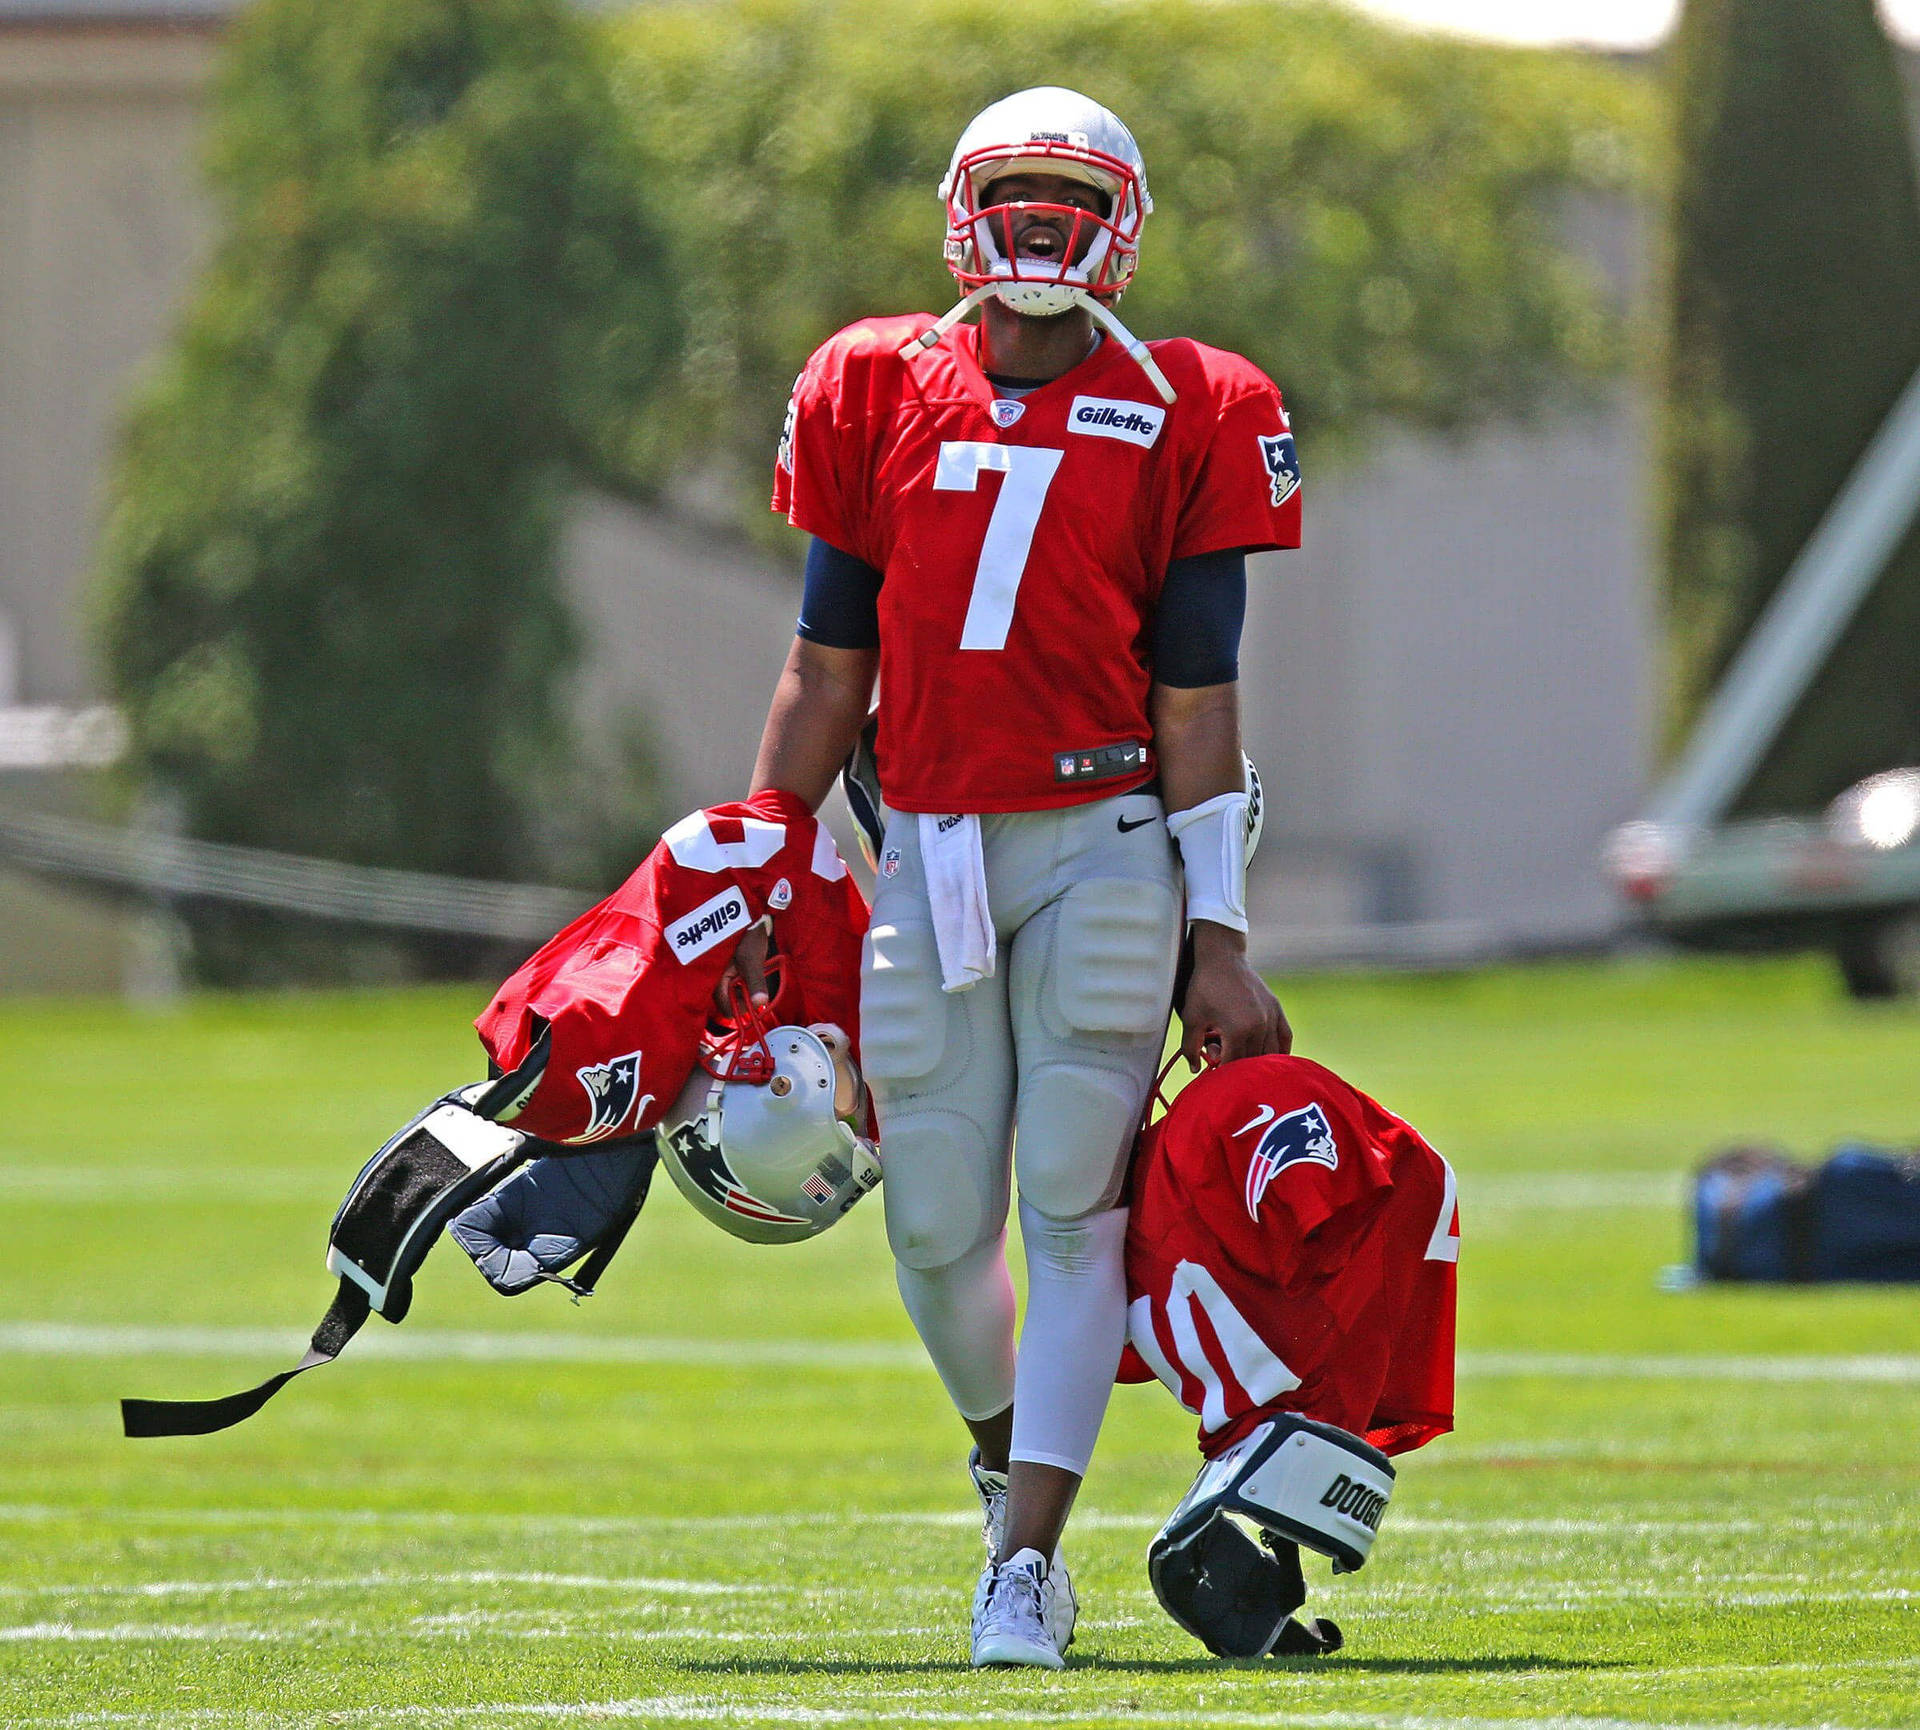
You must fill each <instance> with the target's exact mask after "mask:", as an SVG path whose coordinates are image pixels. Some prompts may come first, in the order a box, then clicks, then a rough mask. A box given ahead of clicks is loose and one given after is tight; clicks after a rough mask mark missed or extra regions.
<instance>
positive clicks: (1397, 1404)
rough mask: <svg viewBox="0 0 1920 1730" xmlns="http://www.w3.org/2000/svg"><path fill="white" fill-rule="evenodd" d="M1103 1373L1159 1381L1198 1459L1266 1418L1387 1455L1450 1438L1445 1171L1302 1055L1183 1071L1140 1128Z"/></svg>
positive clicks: (1420, 1144) (1381, 1113) (1435, 1157)
mask: <svg viewBox="0 0 1920 1730" xmlns="http://www.w3.org/2000/svg"><path fill="white" fill-rule="evenodd" d="M1132 1209H1133V1211H1132V1216H1131V1218H1130V1219H1129V1221H1128V1227H1127V1297H1128V1300H1129V1305H1128V1313H1127V1322H1128V1326H1127V1335H1128V1341H1129V1344H1128V1348H1127V1351H1126V1354H1125V1356H1124V1357H1123V1358H1122V1360H1121V1366H1120V1379H1121V1380H1122V1381H1148V1380H1151V1379H1152V1378H1153V1377H1154V1376H1156V1375H1157V1376H1158V1377H1159V1378H1160V1379H1161V1380H1162V1381H1163V1382H1165V1383H1166V1385H1167V1386H1168V1387H1169V1388H1170V1389H1171V1390H1172V1391H1173V1393H1174V1396H1175V1397H1176V1398H1177V1399H1178V1400H1179V1401H1180V1403H1181V1404H1182V1405H1183V1406H1185V1407H1186V1408H1187V1409H1188V1410H1189V1411H1192V1412H1195V1413H1197V1414H1198V1415H1199V1418H1200V1450H1201V1452H1202V1453H1204V1454H1205V1455H1206V1456H1207V1457H1208V1458H1210V1459H1211V1458H1213V1457H1214V1456H1215V1455H1217V1454H1219V1453H1220V1452H1222V1451H1223V1450H1224V1449H1226V1448H1228V1447H1230V1446H1232V1444H1233V1443H1234V1442H1236V1441H1238V1440H1239V1439H1240V1438H1241V1437H1242V1436H1243V1435H1245V1434H1246V1433H1247V1432H1248V1431H1249V1430H1251V1429H1253V1428H1255V1427H1256V1426H1257V1425H1258V1424H1260V1423H1261V1422H1263V1421H1264V1420H1265V1419H1267V1418H1269V1417H1272V1416H1273V1415H1275V1414H1276V1413H1279V1412H1297V1413H1299V1414H1301V1415H1302V1416H1304V1417H1309V1418H1316V1419H1318V1420H1319V1421H1321V1422H1322V1423H1330V1424H1338V1425H1339V1426H1340V1428H1341V1429H1343V1430H1350V1431H1352V1432H1353V1433H1354V1434H1356V1435H1362V1436H1365V1437H1366V1439H1367V1440H1368V1441H1369V1442H1371V1443H1372V1444H1373V1445H1374V1446H1375V1447H1377V1448H1379V1449H1381V1450H1382V1451H1383V1452H1386V1453H1389V1454H1397V1453H1404V1452H1406V1451H1407V1450H1409V1449H1411V1448H1417V1447H1419V1446H1421V1445H1422V1444H1423V1443H1425V1442H1429V1441H1431V1440H1432V1439H1433V1438H1434V1437H1435V1436H1438V1435H1444V1434H1445V1433H1446V1432H1447V1431H1448V1430H1450V1429H1452V1428H1453V1317H1454V1293H1455V1283H1456V1264H1457V1262H1458V1260H1459V1256H1460V1218H1459V1208H1458V1202H1457V1198H1456V1192H1455V1186H1454V1177H1453V1169H1452V1167H1450V1166H1449V1165H1448V1164H1447V1162H1446V1161H1445V1160H1444V1159H1442V1158H1441V1157H1440V1155H1439V1154H1437V1153H1435V1152H1434V1151H1433V1149H1432V1148H1431V1147H1429V1146H1428V1145H1427V1144H1426V1143H1425V1142H1424V1141H1422V1140H1421V1139H1420V1137H1419V1135H1417V1134H1416V1133H1415V1132H1414V1131H1413V1130H1412V1129H1411V1128H1410V1127H1409V1126H1408V1125H1407V1124H1405V1123H1403V1122H1402V1121H1401V1120H1400V1119H1399V1118H1397V1117H1395V1116H1394V1115H1393V1113H1392V1112H1390V1111H1387V1110H1385V1109H1383V1108H1382V1107H1381V1106H1379V1105H1377V1104H1375V1103H1374V1101H1372V1100H1371V1099H1369V1098H1368V1097H1367V1096H1366V1095H1365V1094H1364V1093H1360V1092H1358V1091H1356V1090H1355V1089H1354V1088H1351V1087H1349V1086H1348V1085H1347V1084H1346V1083H1345V1082H1344V1081H1342V1080H1341V1079H1340V1077H1339V1076H1337V1075H1335V1074H1334V1073H1333V1071H1332V1070H1330V1069H1326V1068H1323V1067H1322V1066H1321V1065H1320V1064H1317V1063H1311V1062H1309V1061H1307V1059H1305V1058H1302V1057H1248V1058H1242V1059H1241V1060H1240V1061H1239V1062H1237V1063H1229V1064H1224V1065H1222V1066H1221V1067H1220V1068H1218V1069H1215V1070H1212V1071H1210V1072H1209V1073H1207V1074H1205V1075H1201V1076H1198V1077H1196V1078H1195V1079H1194V1081H1193V1082H1191V1083H1190V1084H1189V1085H1188V1086H1187V1088H1186V1089H1185V1090H1184V1091H1183V1092H1182V1093H1181V1094H1180V1096H1179V1097H1178V1098H1177V1099H1176V1100H1175V1101H1174V1103H1173V1106H1172V1108H1171V1110H1169V1111H1168V1113H1167V1115H1166V1116H1165V1117H1163V1118H1162V1119H1161V1120H1160V1121H1159V1122H1158V1123H1156V1124H1155V1125H1153V1127H1152V1128H1150V1129H1149V1130H1147V1131H1146V1133H1145V1134H1144V1135H1143V1136H1142V1138H1141V1146H1140V1151H1139V1155H1138V1159H1137V1163H1136V1164H1135V1167H1134V1176H1133V1198H1132Z"/></svg>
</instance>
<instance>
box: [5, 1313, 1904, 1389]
mask: <svg viewBox="0 0 1920 1730" xmlns="http://www.w3.org/2000/svg"><path fill="white" fill-rule="evenodd" d="M305 1346H306V1336H305V1335H304V1334H302V1333H299V1332H297V1331H294V1330H292V1329H282V1328H229V1327H141V1326H89V1325H85V1324H80V1323H68V1322H4V1323H0V1356H15V1357H110V1358H142V1357H219V1358H244V1357H268V1358H283V1357H291V1356H295V1355H297V1354H298V1353H299V1352H300V1351H302V1350H303V1349H304V1348H305ZM353 1352H354V1355H355V1356H356V1357H359V1358H386V1359H399V1360H404V1361H407V1362H412V1363H576V1364H658V1365H668V1366H677V1367H682V1368H688V1369H706V1370H736V1369H770V1368H781V1369H813V1370H854V1371H860V1370H875V1371H898V1372H903V1373H911V1374H915V1375H921V1374H926V1373H928V1365H927V1359H926V1354H925V1353H924V1352H922V1351H921V1349H920V1347H919V1346H917V1345H913V1344H910V1343H907V1342H905V1341H902V1342H898V1343H895V1342H891V1341H883V1340H847V1341H839V1342H832V1341H823V1342H817V1343H816V1342H813V1341H807V1340H687V1339H653V1338H645V1337H634V1336H630V1335H629V1336H619V1335H613V1336H608V1335H595V1334H563V1333H536V1332H533V1331H528V1332H526V1333H461V1332H453V1331H448V1330H435V1329H432V1328H420V1329H415V1330H412V1331H408V1330H405V1329H401V1330H396V1331H386V1330H383V1331H381V1332H380V1333H377V1334H372V1335H366V1336H363V1337H362V1339H361V1340H359V1341H356V1342H355V1344H354V1346H353ZM1459 1369H1460V1373H1461V1374H1462V1375H1463V1376H1542V1377H1547V1378H1554V1379H1568V1380H1580V1381H1596V1380H1597V1381H1729V1382H1756V1383H1774V1382H1880V1383H1888V1384H1892V1385H1899V1386H1905V1385H1909V1384H1920V1354H1916V1355H1904V1356H1896V1355H1885V1356H1878V1355H1876V1356H1866V1355H1855V1356H1836V1357H1813V1356H1781V1355H1769V1354H1763V1353H1751V1354H1749V1353H1739V1354H1727V1353H1698V1354H1694V1353H1677V1352H1676V1353H1673V1354H1671V1355H1659V1354H1634V1355H1626V1354H1620V1353H1607V1352H1462V1353H1461V1354H1460V1357H1459Z"/></svg>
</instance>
